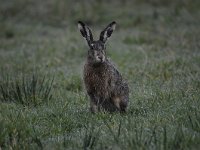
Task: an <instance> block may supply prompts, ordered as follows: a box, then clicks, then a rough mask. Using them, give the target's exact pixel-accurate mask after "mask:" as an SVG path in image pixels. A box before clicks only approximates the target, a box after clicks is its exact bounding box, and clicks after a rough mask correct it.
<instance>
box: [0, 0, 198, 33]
mask: <svg viewBox="0 0 200 150" xmlns="http://www.w3.org/2000/svg"><path fill="white" fill-rule="evenodd" d="M199 3H200V2H199V1H198V0H192V1H191V0H110V1H106V0H45V1H40V0H1V1H0V13H1V16H0V20H1V23H2V22H4V21H11V22H12V23H22V22H25V23H31V24H45V25H50V26H57V27H66V26H69V25H72V24H75V23H76V22H77V21H78V20H84V21H86V22H87V23H88V24H95V25H98V24H105V23H107V22H110V21H111V20H116V21H117V22H119V24H120V26H121V27H134V26H139V25H141V24H144V23H148V22H149V21H151V20H154V21H162V22H166V23H167V22H170V21H174V20H173V19H175V18H176V17H179V16H182V15H185V17H190V15H191V14H194V13H195V12H197V11H198V10H199V5H200V4H199ZM176 19H177V18H176ZM1 30H2V28H1Z"/></svg>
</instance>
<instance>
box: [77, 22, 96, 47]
mask: <svg viewBox="0 0 200 150" xmlns="http://www.w3.org/2000/svg"><path fill="white" fill-rule="evenodd" d="M78 28H79V30H80V32H81V34H82V36H83V37H84V38H85V39H86V40H87V42H88V44H89V45H90V43H91V42H92V41H93V36H92V32H91V30H90V28H89V27H88V26H86V25H85V24H84V23H83V22H81V21H79V22H78Z"/></svg>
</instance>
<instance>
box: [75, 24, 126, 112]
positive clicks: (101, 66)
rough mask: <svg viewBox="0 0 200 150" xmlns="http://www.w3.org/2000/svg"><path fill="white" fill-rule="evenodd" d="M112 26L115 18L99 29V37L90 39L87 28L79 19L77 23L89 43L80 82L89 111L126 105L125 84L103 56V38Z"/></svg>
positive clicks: (110, 31) (124, 109)
mask: <svg viewBox="0 0 200 150" xmlns="http://www.w3.org/2000/svg"><path fill="white" fill-rule="evenodd" d="M115 26H116V23H115V22H112V23H110V24H109V25H108V26H107V27H106V28H105V29H104V30H103V31H102V32H101V34H100V39H99V40H98V41H94V40H93V36H92V32H91V30H90V28H89V27H88V26H86V25H85V24H84V23H83V22H81V21H79V23H78V27H79V29H80V32H81V34H82V36H83V37H84V38H85V39H86V41H87V43H88V45H89V47H90V49H89V50H88V57H87V60H86V63H85V66H84V84H85V88H86V90H87V93H88V95H89V97H90V109H91V111H92V112H97V111H99V110H101V109H103V110H106V111H110V112H113V111H120V112H124V111H126V108H127V105H128V101H129V88H128V84H127V83H126V82H125V81H124V80H123V79H122V76H121V74H120V73H119V72H118V70H117V69H116V68H115V66H114V65H113V64H112V63H111V61H109V60H108V59H107V57H106V53H105V42H106V41H107V39H108V38H109V37H110V36H111V34H112V32H113V31H114V29H115Z"/></svg>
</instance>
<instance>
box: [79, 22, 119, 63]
mask: <svg viewBox="0 0 200 150" xmlns="http://www.w3.org/2000/svg"><path fill="white" fill-rule="evenodd" d="M115 26H116V22H114V21H113V22H112V23H110V24H109V25H108V26H107V27H106V28H105V29H104V30H103V31H102V32H101V34H100V37H99V40H97V41H95V40H93V36H92V32H91V30H90V28H89V27H88V26H86V25H85V24H84V23H83V22H81V21H79V22H78V28H79V30H80V32H81V34H82V36H83V37H84V38H85V39H86V41H87V43H88V46H89V50H88V59H89V60H90V61H92V62H93V63H94V64H100V63H103V62H104V61H105V58H106V55H105V49H106V46H105V43H106V41H107V40H108V38H109V37H110V36H111V34H112V32H113V31H114V30H115Z"/></svg>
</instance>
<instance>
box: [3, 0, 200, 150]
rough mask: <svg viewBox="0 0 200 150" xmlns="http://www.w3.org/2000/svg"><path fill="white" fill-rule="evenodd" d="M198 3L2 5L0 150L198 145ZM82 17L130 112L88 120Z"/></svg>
mask: <svg viewBox="0 0 200 150" xmlns="http://www.w3.org/2000/svg"><path fill="white" fill-rule="evenodd" d="M199 8H200V3H199V1H198V0H194V1H193V2H190V1H187V0H183V1H180V0H176V1H172V0H169V1H165V0H161V1H160V0H149V1H146V0H136V1H134V2H130V1H120V0H118V1H114V0H112V1H111V2H110V3H109V4H108V3H107V2H105V1H104V0H98V1H96V2H91V3H88V2H83V1H79V0H78V1H76V2H73V1H69V0H68V1H63V0H58V1H53V0H49V1H44V2H43V1H37V0H28V1H25V0H19V1H16V2H15V1H11V0H7V1H5V2H0V12H1V14H3V15H1V16H0V70H1V71H0V149H163V150H165V149H199V148H200V111H199V110H200V101H199V100H200V78H199V77H200V50H199V48H200V38H199V35H200V28H199V26H200V22H199V20H200V11H199V10H200V9H199ZM78 20H83V21H86V22H87V23H88V24H89V25H90V26H91V28H92V29H93V32H94V36H95V37H96V38H97V37H98V36H99V32H100V30H101V29H103V27H105V26H106V25H107V24H108V23H109V22H111V21H113V20H115V21H116V22H117V23H118V25H117V28H116V31H115V32H114V33H113V35H112V37H111V38H110V40H109V41H108V44H107V52H108V53H107V54H108V55H109V56H110V57H111V59H112V60H113V61H114V63H115V64H116V65H117V66H118V69H119V70H120V72H121V73H122V74H123V76H124V78H126V79H127V80H128V83H129V87H130V103H129V107H128V111H127V113H126V114H118V113H112V114H110V113H104V112H100V113H97V114H95V115H94V114H91V113H90V112H89V100H88V97H87V95H86V94H85V93H86V92H85V89H84V85H83V82H82V70H83V65H84V61H85V59H86V56H87V49H88V48H87V46H85V41H84V39H83V38H82V37H81V35H80V33H79V31H78V29H77V24H76V23H77V21H78Z"/></svg>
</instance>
